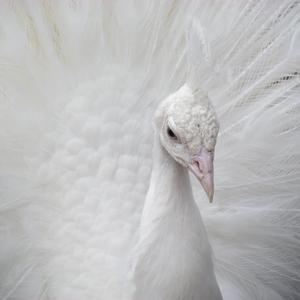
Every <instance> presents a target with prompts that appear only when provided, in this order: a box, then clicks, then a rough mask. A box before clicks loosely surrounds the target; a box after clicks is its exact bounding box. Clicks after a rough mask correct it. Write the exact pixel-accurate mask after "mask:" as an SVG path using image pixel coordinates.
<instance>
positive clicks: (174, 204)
mask: <svg viewBox="0 0 300 300" xmlns="http://www.w3.org/2000/svg"><path fill="white" fill-rule="evenodd" d="M188 207H190V208H191V207H192V208H193V209H197V208H196V207H195V201H194V198H193V195H192V189H191V184H190V178H189V174H188V170H187V169H186V168H185V167H183V166H182V165H180V164H179V163H178V162H176V161H175V160H174V159H173V158H172V157H171V156H170V155H169V153H168V152H167V151H166V150H165V149H164V148H163V147H162V145H161V144H160V141H159V137H158V136H157V135H156V136H155V142H154V148H153V169H152V174H151V181H150V186H149V190H148V194H147V198H146V203H145V207H144V215H143V218H142V221H145V220H147V219H148V217H149V216H151V215H155V219H156V221H157V220H158V219H157V218H158V217H163V216H164V217H166V216H167V215H168V214H171V215H172V216H173V217H176V218H177V219H179V218H181V216H183V214H184V212H185V211H186V209H187V208H188ZM153 217H154V216H153Z"/></svg>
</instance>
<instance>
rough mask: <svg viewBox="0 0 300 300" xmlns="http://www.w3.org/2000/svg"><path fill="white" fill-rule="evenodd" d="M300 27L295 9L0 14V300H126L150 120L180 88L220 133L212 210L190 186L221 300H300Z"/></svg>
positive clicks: (167, 6) (264, 5)
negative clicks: (206, 109) (200, 93)
mask: <svg viewBox="0 0 300 300" xmlns="http://www.w3.org/2000/svg"><path fill="white" fill-rule="evenodd" d="M299 16H300V13H299V3H298V1H267V0H265V1H236V2H234V3H233V2H229V1H221V0H220V1H200V0H199V1H150V0H149V1H146V0H145V1H134V0H132V1H60V2H58V1H57V2H53V1H42V2H38V1H3V2H1V3H0V43H1V48H0V99H1V106H0V114H1V118H0V126H1V131H0V139H1V147H0V166H1V171H0V190H1V193H0V195H1V198H0V210H1V214H0V239H1V247H0V297H1V298H2V299H22V300H27V299H51V300H52V299H55V300H69V299H72V300H76V299H80V300H83V299H91V300H92V299H101V300H102V299H105V300H110V299H132V297H133V296H132V295H133V293H134V289H135V286H134V285H135V284H134V280H133V278H132V276H133V275H132V272H131V270H132V265H131V264H132V263H131V262H132V261H134V260H135V258H136V257H135V255H134V252H133V251H132V249H133V246H134V245H135V244H136V242H137V240H138V228H139V223H140V219H141V213H142V209H143V204H144V201H145V197H146V193H147V190H148V187H149V183H150V174H151V170H152V146H153V145H152V144H153V128H152V119H153V115H154V112H155V110H156V108H157V107H158V104H159V103H160V102H161V101H162V100H163V99H165V98H166V97H167V96H168V95H169V94H171V93H173V92H175V91H176V90H177V89H178V88H179V87H180V86H182V84H183V83H184V82H185V81H186V80H188V81H189V82H190V83H191V85H196V86H197V85H201V88H202V89H203V90H204V91H205V92H206V93H208V95H209V97H210V99H211V100H212V103H213V104H214V107H215V109H216V112H217V115H218V119H219V123H220V132H219V137H218V143H217V147H216V154H215V200H214V203H213V204H209V203H208V201H207V199H206V197H205V195H204V193H203V191H202V190H201V188H200V187H199V185H198V183H196V182H195V181H194V179H193V178H191V181H192V186H193V192H194V198H195V199H196V200H197V204H198V206H199V209H200V212H201V215H202V217H203V223H204V225H205V228H206V231H207V236H208V239H209V242H210V244H211V247H212V251H213V262H214V265H215V272H216V277H217V281H218V284H219V285H220V288H221V292H222V295H223V298H224V299H230V300H233V299H298V298H299V297H300V290H299V281H300V276H299V272H300V257H299V249H300V243H299V233H298V232H299V225H300V220H299V209H300V207H299V195H300V177H299V170H300V157H299V150H298V149H299V147H300V138H299V125H300V123H299V120H300V118H299V117H300V116H299V114H300V110H299V92H300V90H299V87H300V85H299V84H300V78H299V66H300V64H299V62H300V57H299V53H300V52H299V49H300V36H299ZM191 23H193V24H194V26H195V27H197V28H198V31H194V32H195V33H196V34H193V31H192V32H191V34H189V33H188V34H187V32H188V30H189V28H190V27H191V25H190V24H191ZM200 24H201V25H200ZM186 37H187V38H186ZM188 62H189V63H188ZM154 154H155V153H154ZM169 171H170V170H169ZM180 182H182V183H184V181H183V180H180ZM182 190H183V189H179V190H178V192H179V193H180V192H182ZM189 216H191V215H189ZM199 230H200V228H199ZM171 254H172V253H170V255H171ZM164 271H165V270H162V271H161V272H164ZM199 272H200V273H201V274H203V271H202V270H199ZM188 293H190V294H192V293H193V290H190V291H188V292H187V295H189V294H188ZM204 295H206V294H205V292H203V294H202V295H199V298H200V299H202V298H203V297H205V296H204ZM201 296H202V298H201ZM157 297H159V295H157ZM145 299H147V298H145ZM203 300H206V298H204V299H203Z"/></svg>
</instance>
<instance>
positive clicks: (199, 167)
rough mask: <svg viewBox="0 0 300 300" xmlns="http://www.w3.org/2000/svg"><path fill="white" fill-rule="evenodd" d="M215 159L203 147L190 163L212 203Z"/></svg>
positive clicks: (192, 170)
mask: <svg viewBox="0 0 300 300" xmlns="http://www.w3.org/2000/svg"><path fill="white" fill-rule="evenodd" d="M213 161H214V157H213V154H212V153H210V152H208V151H207V150H206V149H204V148H203V149H202V150H201V151H200V152H199V154H197V155H195V156H194V157H193V159H192V162H191V163H190V164H189V169H190V170H191V172H192V173H193V174H194V175H195V176H196V177H197V178H198V180H199V181H200V183H201V185H202V187H203V189H204V190H205V192H206V194H207V196H208V199H209V202H210V203H211V202H212V201H213V197H214V165H213Z"/></svg>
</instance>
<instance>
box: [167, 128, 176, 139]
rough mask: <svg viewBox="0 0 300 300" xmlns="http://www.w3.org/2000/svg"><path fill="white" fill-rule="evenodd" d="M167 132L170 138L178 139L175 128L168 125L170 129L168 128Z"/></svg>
mask: <svg viewBox="0 0 300 300" xmlns="http://www.w3.org/2000/svg"><path fill="white" fill-rule="evenodd" d="M167 133H168V136H169V137H170V138H172V139H174V140H177V136H176V135H175V133H174V132H173V130H172V129H171V128H170V127H168V129H167Z"/></svg>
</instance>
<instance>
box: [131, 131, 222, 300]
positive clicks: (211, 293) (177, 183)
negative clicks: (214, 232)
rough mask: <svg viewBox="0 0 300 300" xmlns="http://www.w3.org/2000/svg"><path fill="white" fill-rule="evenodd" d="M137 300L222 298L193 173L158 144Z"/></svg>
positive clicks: (142, 237) (143, 223) (141, 239)
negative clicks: (194, 196) (196, 193)
mask: <svg viewBox="0 0 300 300" xmlns="http://www.w3.org/2000/svg"><path fill="white" fill-rule="evenodd" d="M134 280H135V285H136V290H135V294H134V298H133V299H134V300H140V299H143V300H150V299H151V300H152V299H159V300H179V299H189V300H198V299H199V295H203V298H201V299H207V300H220V299H222V297H221V294H220V291H219V288H218V285H217V282H216V279H215V275H214V271H213V263H212V260H211V250H210V245H209V242H208V239H207V236H206V231H205V227H204V224H203V223H202V219H201V215H200V212H199V210H198V207H197V205H196V203H195V201H194V198H193V195H192V190H191V184H190V180H189V175H188V171H187V170H186V169H185V168H184V167H183V166H181V165H179V164H178V163H177V162H176V161H175V160H173V158H171V156H170V155H169V154H168V153H167V152H166V150H165V149H164V148H163V147H162V146H161V145H160V142H159V139H158V137H156V141H155V144H154V151H153V170H152V175H151V182H150V186H149V190H148V194H147V197H146V203H145V206H144V210H143V215H142V220H141V227H140V235H139V242H138V244H137V247H136V264H135V269H134Z"/></svg>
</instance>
